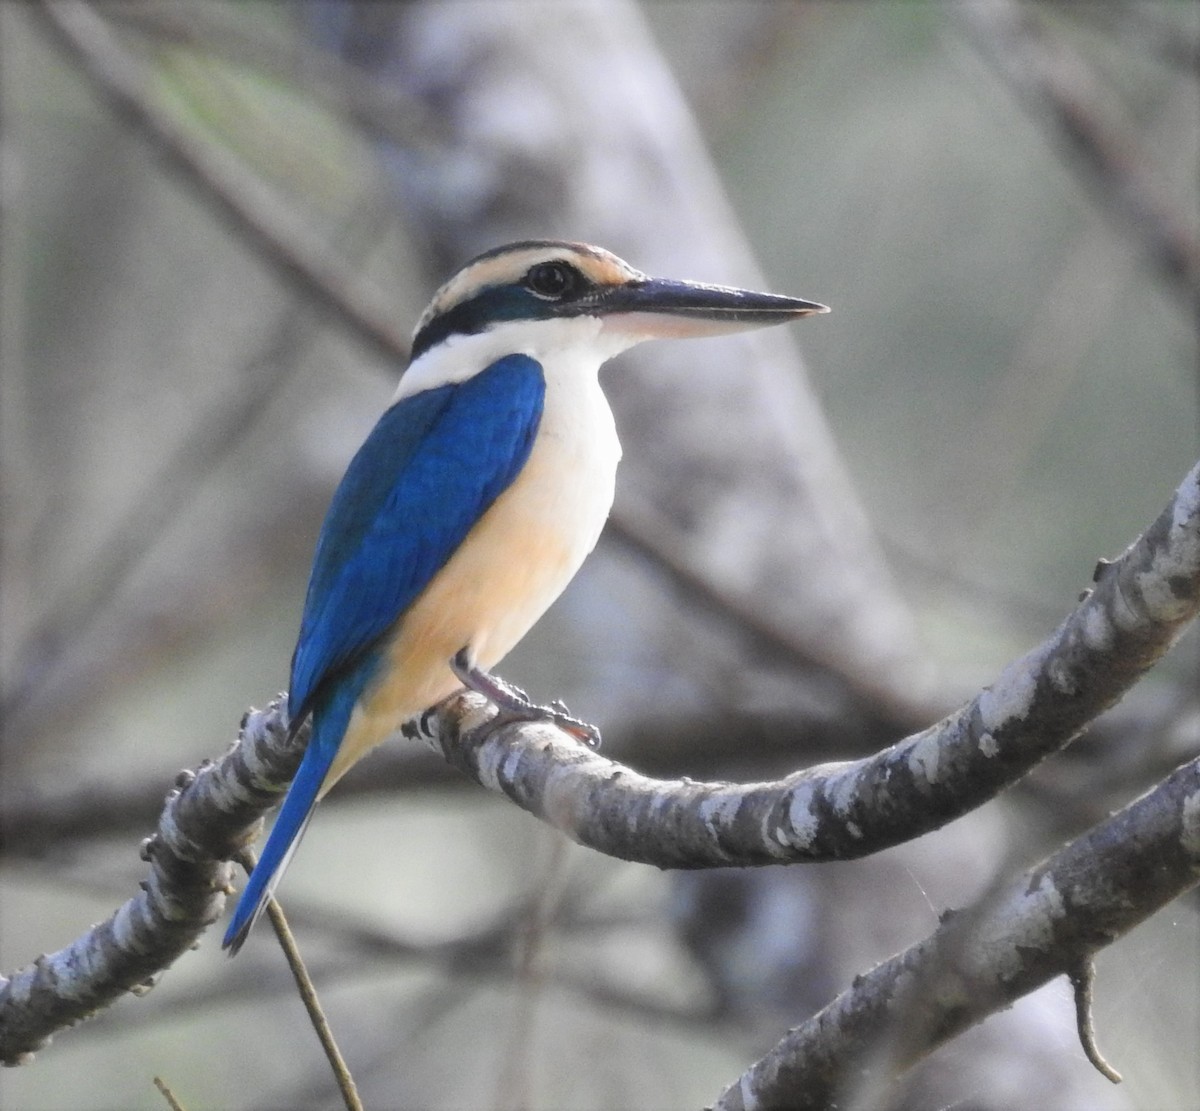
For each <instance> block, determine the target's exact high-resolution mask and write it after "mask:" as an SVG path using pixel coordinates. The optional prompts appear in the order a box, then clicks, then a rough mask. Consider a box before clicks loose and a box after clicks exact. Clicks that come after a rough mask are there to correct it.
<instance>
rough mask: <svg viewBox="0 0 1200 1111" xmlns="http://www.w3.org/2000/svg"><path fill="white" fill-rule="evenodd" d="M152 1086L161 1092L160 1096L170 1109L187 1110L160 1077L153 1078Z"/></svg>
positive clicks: (176, 1110) (172, 1110) (175, 1110)
mask: <svg viewBox="0 0 1200 1111" xmlns="http://www.w3.org/2000/svg"><path fill="white" fill-rule="evenodd" d="M154 1086H155V1087H156V1088H157V1089H158V1090H159V1091H160V1092H162V1097H163V1099H165V1100H166V1101H167V1106H168V1107H169V1108H170V1109H171V1111H187V1108H185V1107H184V1106H183V1104H182V1103H180V1102H179V1100H178V1099H177V1098H176V1096H175V1093H174V1092H172V1091H171V1089H170V1088H169V1087H168V1086H167V1082H166V1081H165V1080H164V1079H163V1078H162V1077H161V1076H156V1077H155V1078H154Z"/></svg>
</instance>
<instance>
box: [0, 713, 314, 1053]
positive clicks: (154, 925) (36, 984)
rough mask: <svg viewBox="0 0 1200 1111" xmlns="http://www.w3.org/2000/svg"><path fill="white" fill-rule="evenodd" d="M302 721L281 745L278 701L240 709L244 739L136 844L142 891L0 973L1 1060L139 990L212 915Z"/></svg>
mask: <svg viewBox="0 0 1200 1111" xmlns="http://www.w3.org/2000/svg"><path fill="white" fill-rule="evenodd" d="M306 740H307V730H304V731H302V735H301V736H300V737H299V738H298V739H297V743H295V744H291V745H288V744H287V729H286V722H285V720H284V717H283V710H282V707H281V705H280V703H279V702H278V701H276V702H274V703H272V704H271V706H269V707H268V708H267V709H266V710H263V711H252V712H251V713H249V714H247V716H246V719H245V721H244V723H243V725H242V731H241V742H242V743H239V744H238V745H237V747H236V748H234V749H233V751H232V752H230V753H229V755H227V756H226V757H225V759H223V760H222V761H221V762H220V763H218V764H209V765H206V766H203V767H201V769H200V770H199V772H197V773H195V774H193V773H191V772H183V773H182V774H181V775H180V777H179V779H178V780H177V787H176V789H175V790H173V791H172V792H171V793H170V794H169V795H168V796H167V802H166V806H165V807H164V808H163V811H162V816H161V818H160V819H159V824H158V829H157V831H156V832H155V833H154V835H153V836H152V837H150V838H148V839H147V840H146V841H145V842H144V844H143V848H142V856H143V859H145V860H146V861H148V862H149V863H150V865H151V870H150V878H149V879H148V880H146V881H144V882H143V884H142V890H141V891H140V892H139V893H138V894H137V895H136V896H134V897H133V898H132V899H130V900H129V901H128V902H127V903H125V904H124V905H123V906H121V907H120V908H119V909H118V910H117V911H116V912H115V913H114V914H113V915H112V916H111V917H110V918H109V919H107V920H106V921H105V922H102V923H100V925H98V926H94V927H93V928H92V929H91V930H89V931H88V932H87V933H86V934H84V935H83V936H82V937H80V938H78V939H77V940H76V941H74V942H72V943H71V944H70V945H68V946H67V947H66V948H65V949H60V950H59V951H58V952H57V953H51V954H49V955H43V956H41V957H39V958H38V959H37V960H36V961H35V962H34V963H33V964H31V965H29V966H27V967H26V968H23V969H21V970H20V971H19V972H15V973H14V974H13V975H12V976H11V977H9V978H7V979H0V1063H3V1064H6V1065H16V1064H23V1063H25V1062H27V1061H28V1060H29V1059H30V1058H31V1056H32V1054H33V1053H34V1052H35V1051H36V1050H38V1049H40V1048H41V1047H42V1046H44V1045H45V1044H46V1043H47V1042H48V1041H49V1039H50V1037H51V1036H52V1035H53V1034H54V1033H55V1032H57V1031H59V1030H62V1029H64V1028H65V1027H67V1026H71V1025H74V1024H75V1023H77V1022H79V1021H81V1020H82V1019H85V1018H90V1017H91V1016H92V1015H94V1014H95V1013H96V1012H97V1011H99V1010H101V1009H102V1008H104V1007H107V1006H109V1005H110V1004H112V1003H113V1002H115V1001H116V1000H117V999H119V998H120V997H121V996H123V995H125V994H126V993H127V992H133V993H141V992H144V991H145V990H148V989H149V988H150V987H151V986H153V983H154V978H155V977H156V976H157V975H158V973H160V972H161V971H162V970H163V969H165V968H168V967H169V966H170V965H171V964H172V963H173V962H174V961H175V960H176V959H177V958H178V957H180V956H182V955H183V954H184V953H186V952H187V951H188V950H189V949H191V948H192V947H193V946H194V945H195V944H196V942H197V940H198V939H199V938H200V936H201V935H202V934H203V933H204V931H205V930H206V929H207V928H208V927H209V925H211V924H212V923H213V922H215V921H216V920H217V918H218V917H219V916H220V914H221V911H222V910H223V909H224V906H225V895H226V893H227V892H228V891H229V890H230V879H231V868H230V865H229V863H228V861H229V858H230V857H231V856H232V855H233V854H234V853H236V852H237V851H238V850H239V849H240V848H241V847H242V846H243V845H245V844H246V843H247V842H248V841H249V840H251V839H252V838H253V837H255V836H256V835H257V833H258V830H259V822H260V819H261V817H262V814H263V812H264V811H265V810H267V809H269V808H270V807H271V806H272V805H274V803H275V802H276V801H277V800H278V798H279V796H280V795H281V794H282V793H283V792H284V791H285V790H286V789H287V785H288V783H289V782H290V781H291V778H292V776H293V775H294V774H295V771H296V767H297V766H298V765H299V763H300V757H301V755H302V753H303V751H304V744H305V742H306Z"/></svg>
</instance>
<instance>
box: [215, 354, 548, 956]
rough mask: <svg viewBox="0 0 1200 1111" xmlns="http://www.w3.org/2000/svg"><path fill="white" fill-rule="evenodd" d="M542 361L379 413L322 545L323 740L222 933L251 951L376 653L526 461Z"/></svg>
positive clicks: (305, 624)
mask: <svg viewBox="0 0 1200 1111" xmlns="http://www.w3.org/2000/svg"><path fill="white" fill-rule="evenodd" d="M545 389H546V386H545V379H544V378H543V376H542V368H541V366H540V365H539V364H538V363H537V362H535V361H534V360H533V359H531V358H529V357H527V356H525V355H508V356H505V357H504V358H503V359H499V360H497V361H496V362H494V363H492V365H491V366H489V367H488V368H487V369H486V370H484V371H482V372H481V373H479V374H477V375H475V376H474V377H473V378H470V379H468V380H467V381H466V382H463V383H461V384H458V385H448V386H440V387H438V388H437V389H432V390H426V391H425V392H423V393H419V394H415V395H413V396H412V397H408V398H405V399H404V400H402V401H399V402H397V403H396V404H395V405H393V406H392V407H391V408H390V409H389V410H388V411H387V412H386V413H384V415H383V416H382V417H381V418H380V420H379V423H378V424H377V425H376V426H375V428H374V429H373V430H372V432H371V434H370V436H368V437H367V440H366V442H365V443H364V444H363V446H362V447H361V448H360V449H359V451H358V453H357V454H356V455H355V457H354V459H353V460H352V461H351V463H350V466H349V468H348V469H347V471H346V474H345V477H344V478H343V479H342V481H341V484H340V485H339V486H338V488H337V492H336V493H335V494H334V496H333V502H332V503H331V505H330V507H329V512H328V514H327V515H326V518H325V524H324V526H323V527H322V529H321V535H320V538H319V539H318V541H317V551H316V555H315V556H314V559H313V569H312V575H311V577H310V578H309V583H308V597H307V599H306V601H305V603H304V616H303V618H302V619H301V622H300V637H299V640H298V642H297V644H296V651H295V654H294V655H293V657H292V682H291V689H290V691H289V694H288V709H289V713H290V716H291V719H292V727H293V728H295V727H296V726H298V725H299V724H300V722H302V721H303V720H304V718H305V716H306V715H307V714H308V713H309V712H310V711H312V713H313V735H312V739H311V740H310V741H309V744H308V748H307V749H306V750H305V753H304V759H303V760H302V761H301V763H300V768H299V769H298V770H297V772H296V778H295V779H294V780H293V781H292V785H291V787H290V788H289V789H288V793H287V798H285V799H284V802H283V807H282V809H281V810H280V812H279V817H278V818H277V819H276V821H275V825H274V827H273V828H272V830H271V835H270V837H268V838H267V843H266V845H265V846H264V847H263V853H262V858H261V859H260V860H259V862H258V865H257V866H256V867H255V869H254V873H253V875H252V876H251V877H250V881H249V883H247V885H246V889H245V890H244V891H243V892H242V896H241V898H240V899H239V901H238V905H237V910H236V911H235V912H234V915H233V919H232V921H231V922H230V924H229V929H228V931H227V932H226V934H225V940H224V945H225V947H226V948H228V949H230V950H231V951H232V952H233V953H236V952H237V951H238V949H240V948H241V946H242V944H243V942H244V941H245V940H246V936H247V935H248V934H249V932H250V929H251V927H253V925H254V923H255V921H256V920H257V919H258V916H259V915H260V914H261V913H262V910H263V907H264V906H265V905H266V902H267V899H268V898H270V896H271V892H272V891H273V890H274V888H275V885H276V884H277V883H278V882H279V878H280V876H282V874H283V870H284V869H285V868H286V867H287V864H288V861H289V860H290V859H291V856H292V853H294V852H295V851H296V846H297V845H298V844H299V840H300V837H301V836H302V834H303V833H304V829H305V827H306V826H307V825H308V820H309V818H310V817H311V816H312V811H313V807H314V805H315V804H316V800H317V794H318V793H319V791H320V789H321V784H322V783H323V782H324V780H325V776H326V774H327V773H328V771H329V768H330V765H331V764H332V763H333V759H334V757H335V756H336V754H337V750H338V747H339V746H340V745H341V742H342V737H343V735H344V734H345V732H346V725H347V723H348V722H349V720H350V715H351V713H352V712H353V709H354V704H355V702H356V701H357V700H358V696H359V695H360V694H361V692H362V690H363V689H364V687H365V686H366V685H367V684H368V683H369V682H370V679H371V676H372V673H373V672H374V669H375V665H376V657H375V653H374V647H375V645H376V643H377V642H378V640H379V639H380V637H381V636H382V635H383V634H384V633H385V632H386V631H387V630H388V629H389V628H390V627H391V626H392V625H393V624H395V622H396V620H397V619H398V618H399V617H400V615H401V614H402V613H403V612H404V610H405V609H406V608H407V607H408V606H409V605H410V604H411V603H412V601H413V600H414V599H415V598H416V597H417V595H418V594H420V592H421V591H422V590H423V589H424V588H425V586H426V585H427V584H428V582H429V580H430V579H432V578H433V576H434V575H435V574H437V572H438V570H439V569H440V568H441V567H442V566H443V564H445V562H446V560H447V559H449V558H450V555H451V554H452V553H453V551H454V550H455V548H457V547H458V545H459V544H460V543H462V541H463V539H464V538H465V537H466V535H467V533H468V532H469V531H470V530H471V527H472V526H473V525H474V524H475V522H476V521H477V520H478V519H479V517H480V516H481V515H482V514H483V512H484V511H485V510H486V509H487V507H488V506H489V505H491V503H492V502H493V501H495V500H496V498H497V497H498V496H499V495H500V494H501V493H502V492H503V491H504V490H505V488H506V487H507V486H508V485H509V483H511V482H512V480H513V479H514V478H515V477H516V476H517V474H518V472H519V471H520V470H521V468H522V467H523V466H524V465H525V461H526V460H527V459H528V458H529V452H530V450H531V449H532V447H533V439H534V436H535V435H536V434H537V429H538V424H539V423H540V421H541V416H542V403H543V400H544V398H545Z"/></svg>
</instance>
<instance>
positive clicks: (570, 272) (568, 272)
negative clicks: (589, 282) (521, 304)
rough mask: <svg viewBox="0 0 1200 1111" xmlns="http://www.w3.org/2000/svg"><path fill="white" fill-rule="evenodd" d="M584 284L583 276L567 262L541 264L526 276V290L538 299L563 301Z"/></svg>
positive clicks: (530, 269) (533, 267) (532, 267)
mask: <svg viewBox="0 0 1200 1111" xmlns="http://www.w3.org/2000/svg"><path fill="white" fill-rule="evenodd" d="M582 282H583V275H582V274H580V273H579V271H578V270H576V269H575V267H573V266H571V265H570V264H569V263H566V262H539V263H538V264H537V265H536V266H531V267H530V268H529V273H528V274H526V275H525V288H526V289H528V290H529V292H530V293H533V294H536V295H537V296H538V297H545V298H546V299H547V300H552V301H561V300H563V299H564V298H566V297H570V296H571V294H572V293H574V292H575V291H576V290H577V289H578V288H579V286H580V284H581V283H582Z"/></svg>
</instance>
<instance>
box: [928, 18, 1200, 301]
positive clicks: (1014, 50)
mask: <svg viewBox="0 0 1200 1111" xmlns="http://www.w3.org/2000/svg"><path fill="white" fill-rule="evenodd" d="M948 10H949V11H950V12H951V14H952V15H953V16H954V17H955V18H956V19H957V20H958V22H959V25H960V26H961V27H962V28H963V29H964V30H965V31H966V33H967V37H968V38H969V39H970V40H971V42H972V43H973V44H974V45H975V47H976V48H977V49H978V50H979V52H980V53H981V54H982V55H983V56H984V57H985V58H986V59H987V60H988V61H989V62H991V63H992V65H993V66H994V67H995V69H996V72H997V73H998V74H999V75H1000V77H1001V79H1002V80H1003V81H1004V82H1005V83H1006V84H1007V85H1008V86H1009V88H1010V89H1011V90H1012V92H1013V93H1014V95H1015V96H1016V97H1017V98H1018V99H1019V100H1020V101H1021V103H1022V104H1024V105H1025V107H1026V108H1027V109H1028V110H1029V112H1030V115H1031V116H1032V118H1033V119H1034V120H1035V122H1037V123H1038V124H1039V125H1042V126H1049V127H1051V128H1053V135H1054V137H1055V138H1056V139H1057V141H1058V142H1059V143H1060V144H1061V145H1062V146H1063V147H1064V148H1065V149H1066V150H1067V151H1069V152H1070V154H1071V155H1072V156H1073V158H1072V162H1073V163H1074V165H1075V166H1076V167H1077V168H1079V169H1080V171H1081V174H1080V176H1081V179H1082V180H1083V182H1084V184H1085V185H1086V186H1087V187H1088V188H1089V189H1091V190H1092V192H1093V194H1094V195H1095V196H1096V198H1097V199H1098V200H1099V201H1100V204H1101V207H1102V209H1103V210H1104V211H1105V212H1106V213H1108V215H1109V216H1110V217H1112V218H1113V219H1114V220H1115V222H1116V223H1117V224H1118V225H1119V226H1120V227H1121V228H1122V229H1123V230H1125V231H1127V232H1129V233H1131V234H1132V235H1133V236H1134V238H1135V239H1136V241H1137V242H1138V244H1139V245H1140V246H1141V248H1142V250H1143V251H1144V253H1145V254H1146V256H1147V257H1148V259H1149V260H1150V262H1151V263H1152V264H1153V266H1154V268H1155V270H1156V271H1157V272H1158V273H1159V274H1160V275H1161V277H1162V278H1163V279H1164V281H1165V282H1166V283H1167V285H1168V287H1169V288H1170V289H1171V291H1172V292H1173V293H1174V294H1175V295H1176V296H1177V297H1178V298H1179V299H1180V300H1181V301H1182V302H1183V304H1184V305H1185V306H1187V308H1188V309H1189V311H1190V312H1191V313H1192V315H1193V317H1194V318H1195V319H1196V321H1197V323H1200V241H1198V240H1197V238H1196V234H1195V233H1194V232H1193V231H1191V230H1189V228H1188V224H1187V221H1186V220H1184V219H1182V218H1181V216H1180V215H1179V213H1177V212H1175V211H1174V210H1173V209H1172V208H1171V207H1170V206H1169V205H1168V203H1167V201H1166V199H1165V198H1164V197H1162V196H1161V191H1160V190H1159V189H1158V188H1157V187H1156V185H1155V184H1154V183H1153V182H1152V181H1151V180H1150V178H1149V175H1148V174H1147V173H1146V171H1145V166H1146V165H1147V163H1148V159H1147V158H1146V157H1145V154H1144V152H1142V151H1141V150H1140V149H1139V144H1138V142H1137V140H1136V137H1135V136H1134V134H1133V133H1132V131H1131V130H1130V129H1129V128H1127V127H1123V126H1121V125H1120V124H1119V123H1118V122H1117V121H1115V120H1113V119H1112V118H1106V117H1104V116H1103V115H1102V114H1101V113H1100V111H1099V110H1098V107H1097V102H1098V99H1099V98H1098V96H1097V92H1096V91H1097V89H1098V88H1099V84H1100V83H1099V82H1098V81H1097V80H1096V78H1094V77H1093V75H1092V73H1091V71H1090V69H1089V67H1088V66H1087V64H1086V62H1084V60H1083V59H1082V58H1081V57H1079V55H1078V54H1076V53H1075V52H1074V51H1072V50H1071V49H1070V48H1069V47H1068V46H1067V44H1066V43H1065V42H1063V41H1062V40H1061V38H1060V39H1057V40H1056V39H1054V38H1052V37H1051V36H1050V35H1049V34H1048V33H1047V32H1046V31H1045V29H1044V28H1043V26H1042V23H1041V20H1040V19H1038V18H1037V17H1036V16H1035V15H1034V14H1033V12H1032V11H1031V10H1030V9H1029V8H1027V7H1023V6H1021V5H1019V4H1017V3H1016V2H1015V0H984V2H980V3H972V4H956V5H952V6H951V7H950V8H949V9H948Z"/></svg>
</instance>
